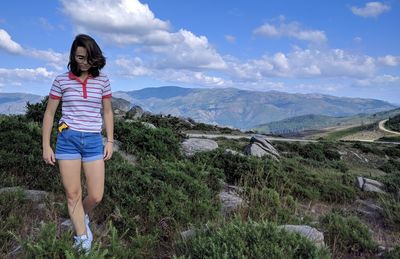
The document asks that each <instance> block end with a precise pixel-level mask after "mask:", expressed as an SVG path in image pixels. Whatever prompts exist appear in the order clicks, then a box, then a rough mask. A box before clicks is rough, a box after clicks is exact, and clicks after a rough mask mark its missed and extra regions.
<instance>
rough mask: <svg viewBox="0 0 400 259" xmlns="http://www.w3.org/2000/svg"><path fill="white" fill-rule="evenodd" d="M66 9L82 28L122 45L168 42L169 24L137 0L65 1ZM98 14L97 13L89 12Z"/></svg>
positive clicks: (63, 0)
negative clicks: (166, 32) (156, 16)
mask: <svg viewBox="0 0 400 259" xmlns="http://www.w3.org/2000/svg"><path fill="white" fill-rule="evenodd" d="M62 4H63V7H64V12H65V13H66V14H67V15H68V16H69V17H70V18H71V19H72V20H73V21H74V22H75V24H76V25H77V26H78V28H79V29H80V30H84V31H95V32H98V33H100V34H103V36H107V35H108V40H110V41H114V42H117V43H120V44H130V43H149V44H160V43H165V41H166V40H167V39H166V37H165V36H167V35H166V34H165V33H164V32H165V31H167V30H168V29H169V23H168V22H165V21H162V20H160V19H157V18H155V16H154V14H153V12H152V11H151V10H150V9H149V7H148V5H147V4H142V3H140V2H139V1H137V0H118V1H112V0H99V1H90V0H71V1H70V0H62ZM88 14H96V15H88Z"/></svg>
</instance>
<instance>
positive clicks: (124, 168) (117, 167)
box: [98, 154, 222, 236]
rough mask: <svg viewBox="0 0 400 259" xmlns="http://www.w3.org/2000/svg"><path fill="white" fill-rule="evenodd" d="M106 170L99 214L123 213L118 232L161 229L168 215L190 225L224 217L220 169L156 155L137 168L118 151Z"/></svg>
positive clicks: (104, 217) (104, 215) (173, 220)
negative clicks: (220, 191) (171, 160)
mask: <svg viewBox="0 0 400 259" xmlns="http://www.w3.org/2000/svg"><path fill="white" fill-rule="evenodd" d="M106 170H107V174H106V183H107V184H106V186H105V195H104V202H103V204H102V206H101V207H102V208H101V211H99V214H98V215H99V217H101V218H102V219H103V220H105V219H106V218H108V217H110V215H115V214H117V215H120V216H117V217H115V219H116V220H115V221H114V223H115V226H116V227H117V229H118V230H121V231H122V230H123V229H129V233H130V234H132V233H135V232H136V231H138V232H139V233H157V232H159V231H160V224H159V223H160V221H161V220H163V219H167V220H168V221H170V224H172V225H170V227H173V226H174V225H176V224H175V223H177V224H178V225H179V226H180V227H186V226H187V225H188V224H190V223H193V224H196V223H199V222H205V221H206V220H209V219H212V218H215V217H216V216H217V215H218V211H219V201H218V199H217V195H216V194H217V190H219V189H220V187H221V186H220V184H219V182H220V178H221V177H222V173H221V172H220V171H218V170H215V169H212V168H207V167H202V166H199V165H196V164H193V163H190V162H188V161H176V162H167V161H158V160H156V159H148V160H143V161H142V163H141V164H140V165H138V166H136V167H133V166H132V165H130V164H128V163H127V162H126V161H124V160H123V159H122V158H121V157H120V156H119V155H118V154H115V157H113V159H112V160H110V161H109V162H108V163H107V168H106ZM99 209H100V208H99ZM117 212H118V213H117ZM174 222H175V223H174ZM157 235H158V234H156V236H157Z"/></svg>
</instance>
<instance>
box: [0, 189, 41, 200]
mask: <svg viewBox="0 0 400 259" xmlns="http://www.w3.org/2000/svg"><path fill="white" fill-rule="evenodd" d="M18 190H22V191H23V192H24V194H25V196H26V198H27V199H28V200H31V201H33V202H41V201H44V200H45V199H46V197H47V196H48V193H47V192H45V191H38V190H24V189H22V188H20V187H4V188H1V189H0V193H3V192H16V191H18Z"/></svg>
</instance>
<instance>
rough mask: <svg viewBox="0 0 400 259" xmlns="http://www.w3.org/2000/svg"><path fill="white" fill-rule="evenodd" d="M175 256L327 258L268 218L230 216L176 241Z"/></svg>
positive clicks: (327, 254)
mask: <svg viewBox="0 0 400 259" xmlns="http://www.w3.org/2000/svg"><path fill="white" fill-rule="evenodd" d="M176 258H318V259H320V258H329V252H328V251H327V249H325V248H318V247H316V246H315V245H313V244H312V243H311V242H310V241H309V240H307V239H306V238H304V237H302V236H300V235H299V234H295V233H289V232H286V231H284V230H282V229H279V228H277V227H276V225H274V224H271V223H269V222H261V223H257V222H253V221H251V220H249V221H247V222H242V221H240V220H234V221H232V222H229V223H226V224H223V225H220V226H218V225H207V227H206V228H204V229H200V230H198V231H197V232H196V235H195V237H193V238H190V239H189V240H186V241H184V240H180V241H179V242H177V257H176Z"/></svg>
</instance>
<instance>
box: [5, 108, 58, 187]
mask: <svg viewBox="0 0 400 259" xmlns="http://www.w3.org/2000/svg"><path fill="white" fill-rule="evenodd" d="M0 128H1V132H0V145H1V147H2V148H1V150H0V157H1V159H0V178H1V179H2V181H1V182H0V187H6V186H22V187H26V188H32V189H39V190H45V191H54V192H59V191H60V190H61V189H62V186H60V184H59V182H58V181H57V180H58V179H59V174H58V171H57V168H55V167H51V166H48V165H46V164H45V163H44V162H43V160H42V145H41V140H42V137H41V128H40V124H38V123H37V122H33V121H29V120H28V119H27V118H25V117H24V116H11V117H9V118H8V119H6V120H2V121H0ZM55 136H56V134H55V131H54V132H53V135H52V139H53V141H52V143H53V144H54V143H55Z"/></svg>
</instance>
